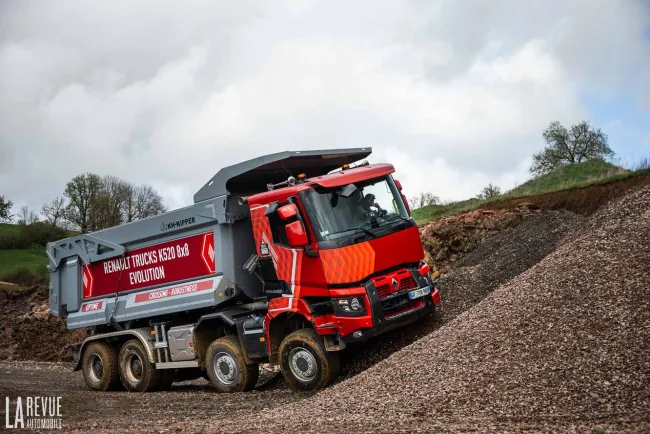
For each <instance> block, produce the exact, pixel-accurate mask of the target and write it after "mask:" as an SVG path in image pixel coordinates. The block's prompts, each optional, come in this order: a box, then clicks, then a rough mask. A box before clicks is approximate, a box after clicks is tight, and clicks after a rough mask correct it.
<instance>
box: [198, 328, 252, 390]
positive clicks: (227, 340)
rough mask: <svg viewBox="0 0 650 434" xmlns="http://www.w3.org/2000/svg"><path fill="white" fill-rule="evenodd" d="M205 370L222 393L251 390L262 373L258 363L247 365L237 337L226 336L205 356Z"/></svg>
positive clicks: (209, 349)
mask: <svg viewBox="0 0 650 434" xmlns="http://www.w3.org/2000/svg"><path fill="white" fill-rule="evenodd" d="M205 370H206V373H207V374H208V377H209V378H210V381H211V382H212V384H213V385H214V387H216V388H217V390H218V391H220V392H244V391H246V390H250V389H252V388H253V387H255V383H257V378H258V376H259V373H260V369H259V366H258V365H257V363H253V364H250V365H248V364H246V360H245V359H244V354H243V353H242V350H241V348H240V346H239V340H238V339H237V337H235V336H224V337H221V338H219V339H217V340H215V341H214V342H212V343H211V344H210V346H209V347H208V350H207V351H206V354H205Z"/></svg>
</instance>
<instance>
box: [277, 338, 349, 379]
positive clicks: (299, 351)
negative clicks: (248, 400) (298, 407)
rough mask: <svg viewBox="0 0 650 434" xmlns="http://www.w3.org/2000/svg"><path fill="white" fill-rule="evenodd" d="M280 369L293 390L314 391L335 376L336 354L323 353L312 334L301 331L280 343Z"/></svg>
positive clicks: (320, 343)
mask: <svg viewBox="0 0 650 434" xmlns="http://www.w3.org/2000/svg"><path fill="white" fill-rule="evenodd" d="M280 369H281V370H282V375H284V378H285V379H286V380H287V383H289V386H291V387H292V388H293V389H296V390H318V389H322V388H324V387H326V386H327V385H329V384H330V383H332V382H333V381H334V380H336V378H337V377H338V376H339V369H340V368H339V355H338V353H336V352H328V351H325V345H324V343H323V338H321V337H320V336H319V335H318V333H316V331H314V330H312V329H301V330H297V331H295V332H293V333H291V334H290V335H289V336H287V337H286V338H284V340H283V341H282V343H281V344H280Z"/></svg>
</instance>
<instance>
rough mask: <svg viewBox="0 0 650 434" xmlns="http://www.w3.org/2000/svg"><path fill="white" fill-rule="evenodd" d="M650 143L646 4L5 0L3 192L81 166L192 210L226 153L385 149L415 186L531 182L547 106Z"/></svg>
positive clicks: (46, 184)
mask: <svg viewBox="0 0 650 434" xmlns="http://www.w3.org/2000/svg"><path fill="white" fill-rule="evenodd" d="M583 119H584V120H588V121H590V122H591V123H592V124H593V125H595V126H596V127H599V128H602V129H603V130H604V131H605V132H606V133H607V134H608V135H609V138H610V145H611V146H612V148H613V149H614V151H616V152H617V154H618V159H619V161H620V163H621V164H628V165H629V164H632V163H633V162H634V161H636V160H638V159H640V158H643V157H647V156H650V2H648V1H641V0H625V1H624V0H572V1H570V2H565V1H559V0H555V1H541V0H529V1H525V2H524V1H520V0H486V1H482V0H464V1H456V0H440V1H435V0H433V1H424V0H421V1H420V0H418V1H355V2H349V1H348V2H344V1H312V0H284V1H282V0H277V1H273V2H270V1H269V2H265V1H246V0H244V1H241V0H240V1H237V2H232V1H213V0H196V1H194V0H192V1H185V2H179V1H169V0H155V1H145V0H138V1H130V0H129V1H120V0H115V1H110V2H106V1H81V0H77V1H63V0H57V1H48V2H32V1H29V0H21V1H13V0H3V1H2V2H0V195H4V196H5V197H6V198H7V199H10V200H12V201H13V202H14V203H15V206H16V208H18V207H19V206H22V205H27V206H29V207H31V208H34V209H40V207H41V205H42V204H43V203H45V202H48V201H50V200H51V199H52V198H54V197H55V196H60V195H62V192H63V191H64V189H65V184H66V182H67V181H69V180H70V179H71V178H72V177H73V176H75V175H77V174H80V173H84V172H95V173H98V174H101V175H105V174H110V175H115V176H119V177H121V178H124V179H126V180H129V181H131V182H133V183H137V184H141V183H147V184H150V185H152V186H153V187H154V188H156V189H157V190H158V191H159V192H160V194H161V195H162V196H163V198H164V201H165V204H166V205H167V206H168V207H169V208H172V209H173V208H176V207H180V206H185V205H189V204H191V203H192V196H193V194H194V193H195V192H196V191H197V190H198V189H199V188H200V187H201V186H202V185H203V184H204V183H205V182H207V181H208V180H209V179H210V177H212V176H213V175H214V174H215V173H216V172H217V171H218V170H219V169H220V168H221V167H224V166H228V165H231V164H234V163H237V162H240V161H244V160H247V159H249V158H254V157H257V156H260V155H263V154H268V153H273V152H278V151H284V150H305V149H328V148H346V147H368V146H371V147H372V148H373V154H372V155H371V156H370V157H369V161H370V162H388V163H392V164H393V165H394V166H395V168H396V174H395V177H396V178H397V179H399V180H400V181H401V182H402V184H403V186H404V191H405V193H406V194H407V196H413V195H417V194H418V193H419V192H431V193H434V194H435V195H437V196H439V197H440V198H441V199H442V200H447V201H449V200H458V199H464V198H468V197H472V196H474V195H476V194H477V193H478V192H479V191H480V190H481V188H482V187H484V186H485V185H487V184H488V183H490V182H491V183H494V184H497V185H498V186H500V187H501V189H502V190H504V191H505V190H508V189H510V188H512V187H514V186H515V185H517V184H519V183H521V182H523V181H525V180H527V179H528V178H529V177H530V174H529V172H528V167H529V166H530V164H531V161H532V155H533V154H534V153H535V152H539V151H540V150H541V149H543V147H544V142H543V139H542V131H543V130H544V128H545V127H546V126H547V125H548V124H549V123H550V122H552V121H555V120H558V121H560V122H562V123H564V124H566V125H570V124H572V123H577V122H579V121H581V120H583Z"/></svg>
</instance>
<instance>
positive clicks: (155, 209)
mask: <svg viewBox="0 0 650 434" xmlns="http://www.w3.org/2000/svg"><path fill="white" fill-rule="evenodd" d="M134 194H135V214H134V216H133V219H143V218H147V217H151V216H154V215H158V214H162V213H163V212H165V206H164V205H163V203H162V197H161V196H160V195H159V194H158V193H157V192H156V190H154V189H153V188H152V187H151V186H149V185H146V184H145V185H139V186H137V187H135V188H134ZM133 219H132V220H133ZM132 220H128V221H132Z"/></svg>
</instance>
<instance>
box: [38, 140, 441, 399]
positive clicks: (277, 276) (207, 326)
mask: <svg viewBox="0 0 650 434" xmlns="http://www.w3.org/2000/svg"><path fill="white" fill-rule="evenodd" d="M371 151H372V150H371V149H370V148H361V149H344V150H327V151H302V152H281V153H277V154H272V155H267V156H263V157H259V158H255V159H253V160H250V161H246V162H243V163H240V164H236V165H234V166H230V167H226V168H224V169H221V170H220V171H219V172H218V173H217V174H216V175H215V176H214V177H213V178H212V179H210V180H209V181H208V183H207V184H205V185H204V186H203V187H202V188H201V189H200V190H199V191H198V192H197V193H196V194H195V195H194V204H193V205H191V206H188V207H186V208H182V209H179V210H176V211H171V212H168V213H166V214H162V215H159V216H156V217H151V218H148V219H145V220H141V221H137V222H133V223H127V224H124V225H120V226H116V227H112V228H109V229H104V230H101V231H97V232H93V233H89V234H82V235H77V236H74V237H71V238H67V239H65V240H62V241H58V242H55V243H50V244H48V246H47V255H48V258H49V268H50V277H51V282H50V305H51V310H52V313H53V314H54V315H57V316H65V317H67V323H68V327H69V328H71V329H73V328H79V327H86V328H87V330H88V337H87V338H86V339H85V340H84V341H83V343H80V344H78V345H75V346H74V349H73V353H74V356H75V360H76V361H77V365H76V369H77V370H79V369H81V370H82V372H83V376H84V379H85V382H86V384H87V385H88V387H89V388H90V389H93V390H112V389H118V388H120V387H122V386H123V387H124V388H125V389H127V390H129V391H151V390H162V389H165V388H166V387H169V385H171V383H173V382H174V381H182V380H187V379H193V378H199V377H201V376H207V377H208V378H209V379H210V381H211V382H212V383H213V384H214V386H215V387H216V388H217V389H218V390H220V391H224V392H233V391H243V390H248V389H251V388H253V387H254V386H255V383H256V381H257V377H258V373H259V367H258V364H259V363H263V362H268V363H271V364H277V365H279V366H280V369H281V371H282V374H283V375H284V377H285V378H286V381H287V382H288V383H289V384H290V385H291V387H293V388H295V389H299V390H311V389H319V388H322V387H324V386H326V385H327V384H329V383H331V382H332V381H333V380H335V379H336V377H337V376H338V372H339V357H338V356H339V352H340V351H341V350H343V349H345V347H346V346H348V345H354V344H355V343H357V342H360V341H363V340H365V339H368V338H371V337H373V336H376V335H378V334H381V333H383V332H385V331H387V330H390V329H394V328H396V327H401V326H405V325H407V324H409V323H412V322H413V321H415V320H417V319H419V318H422V317H423V316H425V315H429V314H431V313H432V312H433V311H434V309H435V306H436V304H438V302H439V300H440V297H439V295H438V291H437V290H436V289H435V288H434V287H433V282H432V280H431V276H430V273H429V267H428V266H427V265H426V264H425V263H424V262H423V261H422V259H423V249H422V244H421V241H420V236H419V233H418V228H417V226H416V224H415V221H414V220H413V219H412V218H411V217H410V211H409V209H408V205H407V202H406V200H405V198H404V196H403V195H402V193H401V185H400V183H399V181H397V180H395V179H393V177H392V175H391V174H392V173H393V172H394V170H395V169H394V168H393V166H392V165H390V164H368V163H367V162H365V161H364V162H362V163H359V164H356V165H353V164H352V163H353V162H356V161H360V160H361V159H363V158H366V157H367V156H368V155H370V153H371Z"/></svg>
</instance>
